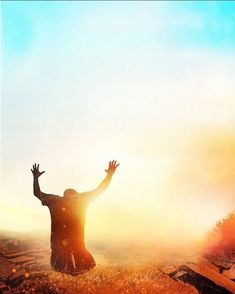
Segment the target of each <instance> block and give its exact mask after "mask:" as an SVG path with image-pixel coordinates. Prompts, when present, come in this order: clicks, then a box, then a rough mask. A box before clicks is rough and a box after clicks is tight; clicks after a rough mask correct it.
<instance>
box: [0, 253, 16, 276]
mask: <svg viewBox="0 0 235 294" xmlns="http://www.w3.org/2000/svg"><path fill="white" fill-rule="evenodd" d="M12 269H13V265H12V264H11V263H10V261H9V260H8V259H6V258H5V257H3V256H0V279H1V280H2V281H5V280H6V279H7V278H8V277H9V276H10V275H11V274H12Z"/></svg>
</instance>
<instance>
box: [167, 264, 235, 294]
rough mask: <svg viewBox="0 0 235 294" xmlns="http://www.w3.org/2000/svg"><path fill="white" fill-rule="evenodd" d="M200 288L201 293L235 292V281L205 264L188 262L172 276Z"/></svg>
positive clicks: (219, 293)
mask: <svg viewBox="0 0 235 294" xmlns="http://www.w3.org/2000/svg"><path fill="white" fill-rule="evenodd" d="M172 278H173V279H176V280H182V281H183V282H185V283H189V284H191V285H193V286H194V287H195V288H197V289H198V291H199V293H201V294H209V293H216V294H228V293H230V294H231V293H235V283H234V282H233V281H231V280H230V279H228V278H227V277H225V276H224V275H222V274H220V273H219V272H218V271H216V270H214V269H212V268H211V266H207V265H205V264H195V263H186V264H184V265H182V266H180V267H179V268H178V271H177V272H176V273H175V274H174V275H173V276H172Z"/></svg>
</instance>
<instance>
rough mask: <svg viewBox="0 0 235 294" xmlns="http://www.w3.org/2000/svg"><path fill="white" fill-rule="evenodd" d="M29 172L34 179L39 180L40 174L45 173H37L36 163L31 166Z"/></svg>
mask: <svg viewBox="0 0 235 294" xmlns="http://www.w3.org/2000/svg"><path fill="white" fill-rule="evenodd" d="M31 172H32V174H33V176H34V177H35V178H39V177H40V176H41V175H42V174H44V173H45V171H42V172H40V171H39V164H38V165H37V164H36V163H35V164H34V165H33V169H31Z"/></svg>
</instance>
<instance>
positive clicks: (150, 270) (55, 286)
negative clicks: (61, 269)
mask: <svg viewBox="0 0 235 294" xmlns="http://www.w3.org/2000/svg"><path fill="white" fill-rule="evenodd" d="M12 293H51V294H52V293H71V294H74V293H84V294H85V293H86V294H89V293H92V294H94V293H97V294H106V293H107V294H116V293H130V294H132V293H133V294H138V293H155V294H158V293H159V294H163V293H164V294H171V293H172V294H176V293H180V294H191V293H192V294H194V293H195V294H196V293H198V292H197V290H196V289H195V288H194V287H192V286H191V285H189V284H185V283H183V282H180V281H179V282H178V281H174V280H172V279H171V278H169V277H168V276H167V275H165V274H163V273H161V272H160V271H159V270H158V269H157V266H153V265H152V266H150V265H149V266H147V265H146V266H142V267H131V266H97V267H96V268H95V269H94V270H92V271H90V272H88V273H85V274H81V275H79V276H76V277H73V276H69V275H66V274H61V273H56V272H53V271H51V270H49V271H45V272H43V271H42V272H41V273H35V274H33V273H32V274H31V275H30V276H29V278H28V279H25V281H24V282H23V283H22V284H21V285H20V286H19V287H17V289H15V290H14V291H13V292H12Z"/></svg>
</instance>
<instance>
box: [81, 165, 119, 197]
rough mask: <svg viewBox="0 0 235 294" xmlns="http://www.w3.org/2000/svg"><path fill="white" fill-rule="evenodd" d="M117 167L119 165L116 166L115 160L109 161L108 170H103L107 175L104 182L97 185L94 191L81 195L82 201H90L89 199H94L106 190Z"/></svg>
mask: <svg viewBox="0 0 235 294" xmlns="http://www.w3.org/2000/svg"><path fill="white" fill-rule="evenodd" d="M118 166H119V164H117V161H116V160H113V161H110V162H109V167H108V169H106V170H105V172H106V173H107V175H106V177H105V178H104V180H103V181H102V182H101V183H100V184H99V186H98V187H97V188H96V189H94V190H91V191H88V192H84V193H81V196H82V197H83V198H84V199H89V200H90V199H92V198H95V197H97V196H99V195H100V194H102V193H103V192H104V191H105V190H106V189H107V188H108V186H109V184H110V182H111V180H112V176H113V174H114V173H115V171H116V168H117V167H118Z"/></svg>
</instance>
